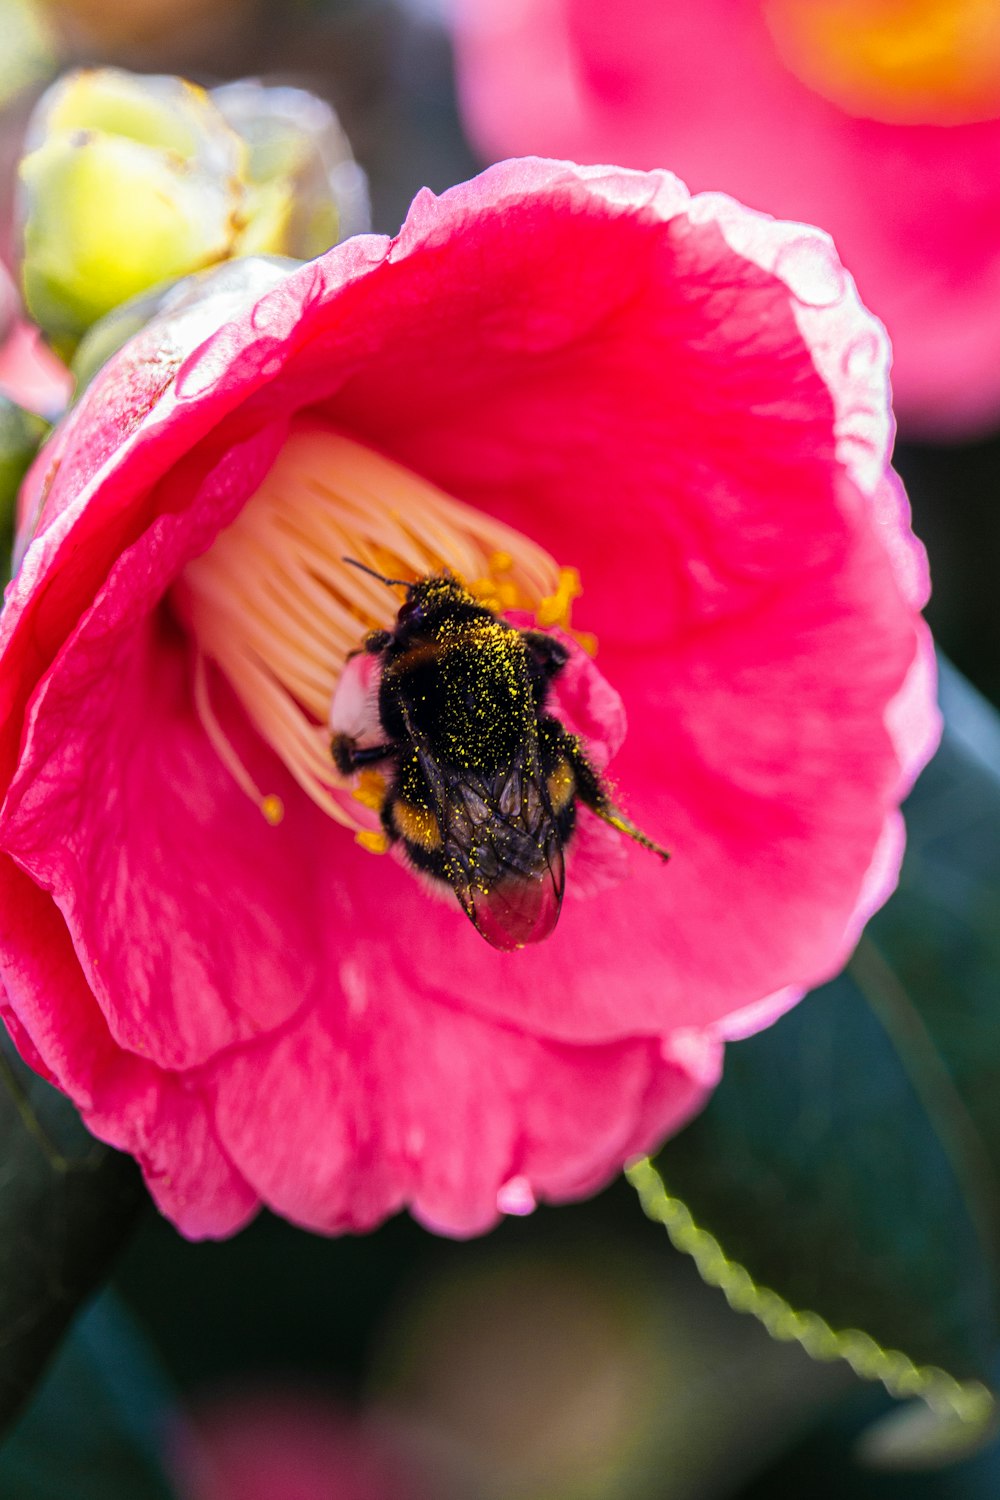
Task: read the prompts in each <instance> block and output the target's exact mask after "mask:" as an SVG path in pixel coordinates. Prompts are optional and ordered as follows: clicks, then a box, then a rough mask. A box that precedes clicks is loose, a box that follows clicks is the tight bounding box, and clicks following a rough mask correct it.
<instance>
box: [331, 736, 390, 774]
mask: <svg viewBox="0 0 1000 1500" xmlns="http://www.w3.org/2000/svg"><path fill="white" fill-rule="evenodd" d="M395 748H396V747H395V745H363V746H362V745H358V744H356V743H355V741H354V740H353V739H352V738H351V736H350V735H349V734H335V735H334V736H333V739H332V740H331V741H330V753H331V755H332V756H333V763H334V765H335V766H336V767H337V770H338V771H339V772H340V774H341V776H352V775H353V774H354V772H355V771H360V769H361V767H362V766H372V765H375V764H376V762H377V761H380V760H385V758H386V756H387V755H392V754H393V752H394V750H395Z"/></svg>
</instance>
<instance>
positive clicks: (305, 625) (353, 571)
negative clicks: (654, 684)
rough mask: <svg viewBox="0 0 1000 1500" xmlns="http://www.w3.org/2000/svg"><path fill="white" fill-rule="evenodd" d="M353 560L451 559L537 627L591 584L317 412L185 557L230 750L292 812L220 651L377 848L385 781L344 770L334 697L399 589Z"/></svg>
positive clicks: (248, 697) (327, 806) (283, 745)
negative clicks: (225, 710)
mask: <svg viewBox="0 0 1000 1500" xmlns="http://www.w3.org/2000/svg"><path fill="white" fill-rule="evenodd" d="M345 558H353V559H355V560H356V561H357V562H359V563H364V564H365V565H366V566H368V567H370V568H373V569H375V570H376V571H377V572H379V573H382V574H384V575H386V576H387V577H390V578H396V579H405V580H412V579H417V578H422V577H426V576H427V575H428V574H432V573H440V572H441V571H442V570H443V569H446V568H447V569H449V570H450V571H451V572H452V573H454V574H455V576H456V577H457V578H458V579H459V580H460V582H462V583H463V584H464V585H465V587H466V588H468V589H469V590H470V591H471V592H472V593H474V594H475V595H476V596H477V598H479V599H481V600H482V601H483V603H485V604H487V605H489V607H490V608H492V609H496V610H508V609H524V610H528V611H530V612H531V613H533V614H534V616H535V618H536V620H537V621H538V623H539V624H540V625H554V624H562V625H566V626H568V624H569V613H570V608H571V605H572V601H573V598H574V597H575V596H576V595H577V594H578V593H579V580H578V578H577V575H576V573H575V571H574V570H573V569H571V568H560V567H559V566H558V565H557V564H556V563H555V562H554V561H553V559H552V558H551V557H550V556H549V555H548V553H547V552H545V551H543V550H542V548H541V547H538V546H537V545H536V544H535V543H534V542H532V541H530V540H529V539H528V538H527V537H524V536H522V535H521V534H520V533H519V532H516V531H514V530H512V528H510V527H509V526H504V525H503V524H502V523H500V522H499V521H496V520H494V519H493V518H492V517H490V516H488V515H486V514H484V513H483V512H482V511H479V510H475V509H474V508H473V507H471V506H468V505H464V504H462V503H461V502H459V501H457V500H454V499H452V498H451V497H450V496H448V495H445V494H444V493H442V491H441V490H439V489H436V488H435V487H434V485H432V484H429V483H428V482H427V481H426V480H424V479H421V478H419V477H418V475H416V474H414V473H412V472H411V471H410V470H408V469H405V468H403V467H402V466H401V465H400V464H397V463H394V462H393V461H392V460H390V459H388V458H386V457H384V456H383V455H382V454H380V453H377V452H375V451H374V450H373V449H371V448H368V447H366V446H364V444H362V443H359V442H356V441H355V440H354V439H353V438H349V437H345V436H344V435H343V434H342V433H338V432H334V431H331V430H330V429H329V428H327V427H323V426H320V425H318V424H315V423H308V424H307V423H300V424H299V425H298V426H297V427H296V428H295V429H294V430H293V432H292V434H291V435H290V437H289V438H288V441H287V442H286V443H285V446H284V447H283V448H282V450H281V453H280V454H279V456H278V458H277V460H276V462H275V463H274V465H273V467H272V468H271V470H270V472H269V473H268V475H267V478H266V479H265V480H264V482H263V484H262V485H261V486H260V488H259V489H258V490H257V492H256V493H255V494H254V495H253V496H251V498H250V499H249V500H248V501H247V503H246V505H245V506H244V507H243V509H242V510H241V512H240V514H239V515H238V516H237V518H236V520H235V521H234V522H233V523H232V525H231V526H229V527H227V528H226V529H225V530H224V531H222V532H221V533H220V534H219V536H218V537H217V538H216V540H215V542H214V543H213V544H212V546H211V547H210V548H209V550H208V551H207V552H206V553H205V554H204V555H203V556H201V557H198V558H196V559H195V560H194V561H193V562H191V563H189V564H188V565H187V567H186V568H185V569H184V572H183V574H182V575H181V578H180V579H179V580H178V583H177V585H176V586H175V603H176V606H177V609H178V612H179V614H180V615H181V618H182V619H183V620H184V621H185V623H186V624H187V626H188V628H189V629H190V631H191V634H192V636H193V638H194V641H195V646H196V652H195V669H194V698H195V705H196V709H197V712H198V714H199V717H200V719H201V722H202V725H203V727H204V729H205V733H206V734H207V736H208V738H209V739H210V741H211V743H212V744H213V746H214V747H215V750H216V752H217V754H218V755H219V758H220V760H222V762H223V764H224V765H225V766H226V767H227V769H228V770H229V771H230V773H231V774H232V776H233V778H234V779H235V780H236V781H237V783H238V784H239V785H240V786H241V787H242V789H243V790H244V791H245V792H246V794H247V796H248V797H250V798H251V799H252V800H253V801H254V802H255V803H256V804H257V806H258V807H259V808H260V810H261V812H262V813H263V815H264V817H265V818H266V819H267V820H268V822H270V823H278V822H280V821H281V817H282V813H283V809H282V805H281V802H280V799H279V798H277V797H276V796H275V795H274V794H272V793H268V792H267V791H266V790H262V789H261V788H259V787H258V786H257V785H256V783H255V782H254V781H253V779H252V777H251V776H250V774H249V772H248V771H247V769H246V767H245V766H244V764H243V762H242V761H241V759H240V757H239V755H238V753H237V751H236V749H235V747H234V746H233V744H232V742H231V741H230V740H229V739H228V737H227V736H226V734H225V732H224V731H223V728H222V726H221V724H220V722H219V720H218V718H217V716H216V713H215V709H214V706H213V704H212V701H211V693H210V687H209V674H208V672H207V670H206V665H207V663H208V662H214V663H215V664H216V665H217V666H218V667H219V669H220V670H221V671H222V672H223V673H224V675H225V676H226V678H227V679H228V681H229V683H230V685H231V687H232V688H233V690H234V692H235V693H236V696H237V697H238V698H239V700H240V702H241V703H242V705H243V707H244V709H245V710H246V713H247V715H248V717H249V718H250V720H251V722H252V723H253V724H254V725H255V727H256V729H257V730H258V732H259V733H260V735H261V736H262V738H263V739H264V740H265V741H266V743H267V744H268V745H270V746H271V748H272V749H273V750H274V752H275V754H276V755H277V756H278V757H279V759H280V760H282V761H283V762H284V764H285V765H286V766H287V768H288V770H289V771H290V772H291V774H292V776H293V777H294V778H295V780H296V781H297V782H298V783H299V785H300V786H301V787H302V788H303V789H304V790H305V791H306V792H307V793H308V795H309V796H310V797H311V798H312V800H313V802H315V803H316V805H317V806H318V807H320V808H322V810H323V811H324V812H325V813H327V814H328V815H329V816H330V817H331V818H334V819H336V821H337V822H338V823H343V824H345V825H347V826H348V827H350V828H353V829H355V830H356V831H357V832H358V836H359V839H360V841H361V842H362V843H363V844H364V845H365V846H366V847H368V848H372V849H378V848H380V847H382V840H381V836H380V835H378V834H377V833H375V832H374V830H373V828H372V817H371V815H370V813H369V815H368V816H367V817H366V816H365V813H364V809H366V808H367V809H372V808H377V807H378V805H379V803H380V800H381V798H380V787H381V785H382V783H381V779H380V777H379V776H378V773H375V772H367V773H362V775H361V776H360V777H357V778H351V780H349V781H347V780H345V779H344V778H343V777H341V776H340V775H339V774H338V773H337V771H336V769H335V767H334V764H333V760H332V757H331V752H330V742H331V730H330V708H331V704H332V702H333V697H334V693H335V691H336V688H337V684H338V682H339V681H340V676H341V673H342V672H343V669H344V664H345V662H346V661H347V658H348V656H350V655H352V654H353V653H355V652H356V651H357V650H358V649H359V647H360V646H361V644H362V642H363V640H364V637H365V635H366V634H367V633H368V631H369V630H386V629H391V628H392V626H393V624H394V621H395V618H396V613H397V611H398V609H399V606H400V603H401V599H400V597H399V590H398V589H390V588H388V587H387V586H386V585H385V584H384V583H380V582H379V581H378V579H376V578H372V577H371V576H370V575H369V574H367V573H363V572H362V571H361V570H360V569H358V568H355V567H351V566H350V564H349V563H346V562H345V561H344V559H345Z"/></svg>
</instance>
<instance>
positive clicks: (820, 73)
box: [764, 0, 1000, 125]
mask: <svg viewBox="0 0 1000 1500" xmlns="http://www.w3.org/2000/svg"><path fill="white" fill-rule="evenodd" d="M764 15H765V18H766V20H767V24H768V26H769V28H770V30H771V33H772V35H773V36H774V39H775V41H776V43H777V46H778V50H779V51H780V53H781V55H782V57H783V59H784V61H785V63H786V64H787V65H788V67H790V68H791V70H792V71H793V72H794V73H795V74H796V75H797V76H798V77H799V78H800V79H801V80H802V81H803V82H804V83H805V84H807V85H808V86H809V87H810V88H811V89H814V90H815V91H816V92H817V93H819V94H822V95H823V96H824V97H825V98H827V99H830V100H831V101H832V102H833V103H834V104H837V105H839V106H840V107H841V108H842V109H845V110H847V111H848V112H849V113H851V114H855V115H862V116H867V117H869V118H871V119H876V120H883V121H887V122H889V123H891V124H898V125H917V124H939V125H957V124H964V123H968V122H970V121H973V120H984V119H990V118H992V117H994V116H995V115H997V114H1000V4H998V3H997V0H764Z"/></svg>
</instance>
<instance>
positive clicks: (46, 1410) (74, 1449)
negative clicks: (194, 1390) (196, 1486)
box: [0, 1292, 174, 1500]
mask: <svg viewBox="0 0 1000 1500" xmlns="http://www.w3.org/2000/svg"><path fill="white" fill-rule="evenodd" d="M173 1405H174V1403H173V1398H172V1392H171V1391H170V1389H169V1387H168V1384H167V1382H166V1379H165V1377H164V1375H163V1374H162V1371H161V1369H160V1367H159V1365H158V1364H157V1362H156V1360H155V1358H154V1356H153V1354H152V1353H151V1351H150V1349H149V1347H148V1345H147V1343H146V1341H145V1340H144V1339H143V1338H142V1336H141V1335H140V1333H139V1332H138V1330H137V1328H136V1326H135V1324H134V1323H133V1322H132V1320H131V1319H130V1318H129V1316H128V1314H127V1312H126V1311H125V1309H124V1307H123V1306H122V1304H121V1303H120V1302H119V1301H118V1300H117V1299H116V1298H115V1297H114V1296H113V1295H112V1294H111V1293H108V1292H105V1293H102V1294H101V1296H99V1297H98V1298H96V1299H95V1301H93V1302H92V1303H91V1304H90V1306H89V1307H88V1308H87V1309H86V1310H85V1311H84V1312H83V1313H82V1314H81V1315H80V1317H79V1318H78V1319H77V1321H76V1323H75V1324H74V1326H73V1329H72V1331H71V1332H70V1334H69V1336H68V1337H67V1339H66V1341H65V1343H64V1344H63V1346H62V1348H61V1349H60V1351H59V1353H58V1355H57V1356H56V1358H55V1360H54V1361H53V1363H52V1367H51V1369H50V1370H49V1372H48V1374H47V1375H46V1377H45V1379H44V1380H43V1381H42V1383H41V1385H40V1387H39V1389H38V1391H37V1394H36V1395H35V1398H34V1400H33V1401H32V1402H31V1404H30V1406H29V1407H28V1408H27V1410H26V1411H25V1412H24V1414H23V1416H22V1417H21V1418H20V1420H19V1421H18V1422H17V1424H16V1426H15V1427H14V1429H13V1431H12V1432H11V1433H10V1436H9V1437H8V1438H7V1440H6V1442H5V1443H4V1444H3V1446H2V1447H0V1494H2V1495H4V1496H6V1497H7V1500H68V1497H70V1496H72V1500H170V1496H171V1495H172V1493H173V1491H172V1490H171V1488H170V1486H169V1484H168V1483H167V1480H166V1478H165V1476H164V1474H163V1470H162V1467H161V1450H162V1447H163V1436H164V1431H163V1429H164V1427H165V1426H166V1419H167V1418H168V1417H169V1416H170V1415H171V1413H172V1410H173Z"/></svg>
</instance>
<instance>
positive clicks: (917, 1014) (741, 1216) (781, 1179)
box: [658, 667, 1000, 1380]
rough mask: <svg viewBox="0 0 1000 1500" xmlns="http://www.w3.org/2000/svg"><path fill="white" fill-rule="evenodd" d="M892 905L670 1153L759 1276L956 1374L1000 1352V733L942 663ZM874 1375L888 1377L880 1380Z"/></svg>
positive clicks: (734, 1066) (759, 1042) (729, 1067)
mask: <svg viewBox="0 0 1000 1500" xmlns="http://www.w3.org/2000/svg"><path fill="white" fill-rule="evenodd" d="M942 698H943V702H944V705H945V709H946V715H947V719H948V727H947V729H946V732H945V738H944V743H943V745H942V748H941V751H940V752H939V754H938V756H937V757H936V759H935V760H934V762H933V763H932V765H931V767H930V768H929V769H928V770H927V772H925V774H924V776H923V778H922V779H921V781H920V782H919V784H918V786H917V788H916V790H915V791H914V793H913V795H912V797H911V798H910V801H909V803H908V805H907V809H906V812H907V824H908V828H909V849H908V854H907V858H906V862H905V866H904V872H903V876H902V880H901V883H900V889H899V891H898V892H897V894H896V895H895V896H894V897H893V899H892V901H891V902H890V903H889V906H888V907H887V908H886V909H885V911H884V912H882V913H880V914H879V915H878V916H877V917H876V918H875V920H874V921H873V922H872V923H871V924H870V925H869V928H868V929H867V931H866V934H865V936H864V938H863V939H862V942H861V944H860V946H859V948H858V951H857V953H856V955H855V957H854V959H853V960H852V962H851V964H850V965H849V966H848V969H847V971H846V973H845V974H844V975H842V976H841V977H840V978H839V979H837V980H835V981H834V982H833V983H832V984H829V985H826V986H824V987H823V988H822V989H820V990H818V991H816V992H815V993H814V994H812V995H810V996H809V997H808V998H807V999H806V1000H805V1001H804V1002H803V1003H802V1004H801V1005H800V1006H799V1007H797V1008H796V1009H795V1010H793V1011H792V1012H790V1014H788V1015H787V1016H785V1017H784V1018H783V1019H782V1020H781V1021H779V1022H778V1024H777V1025H776V1026H774V1027H773V1028H771V1029H770V1030H769V1031H766V1032H763V1033H761V1034H760V1035H759V1036H756V1037H752V1038H750V1039H749V1040H747V1041H745V1042H740V1043H738V1044H736V1045H733V1046H732V1047H730V1048H729V1049H728V1054H727V1061H726V1074H725V1078H724V1080H723V1083H722V1085H721V1087H720V1088H719V1090H718V1092H717V1093H716V1095H715V1096H714V1098H713V1099H712V1101H711V1103H710V1104H709V1106H708V1108H707V1109H706V1111H705V1112H704V1114H703V1115H702V1116H701V1117H700V1118H699V1119H698V1120H696V1121H695V1122H694V1124H693V1125H692V1126H691V1127H689V1129H688V1130H687V1131H685V1132H684V1133H683V1134H682V1135H681V1136H680V1137H679V1138H678V1139H677V1140H675V1141H673V1142H671V1143H670V1144H669V1145H668V1147H667V1148H666V1149H665V1150H664V1152H663V1153H662V1155H661V1157H660V1159H659V1162H658V1166H659V1169H660V1171H661V1173H662V1175H663V1179H664V1183H665V1185H666V1188H667V1191H668V1193H669V1194H671V1195H674V1196H675V1197H676V1198H678V1199H680V1200H682V1201H683V1204H685V1205H686V1206H687V1208H688V1209H689V1210H690V1213H691V1215H692V1216H693V1219H694V1220H695V1222H696V1223H697V1224H698V1225H699V1226H703V1227H704V1228H705V1229H707V1230H708V1231H710V1233H711V1234H712V1235H713V1236H715V1238H716V1239H717V1240H718V1242H719V1244H720V1245H721V1247H722V1250H723V1251H724V1253H725V1256H726V1257H728V1258H730V1259H731V1260H733V1261H736V1262H739V1263H740V1264H741V1265H742V1266H744V1267H745V1268H746V1270H747V1271H748V1272H749V1275H750V1277H751V1278H752V1279H753V1281H754V1282H756V1283H758V1284H760V1285H763V1286H766V1287H769V1288H773V1289H774V1290H775V1291H776V1292H777V1293H778V1294H779V1296H780V1297H781V1298H783V1299H785V1301H786V1302H787V1303H788V1304H790V1305H791V1307H792V1308H795V1309H807V1310H811V1311H812V1312H814V1313H817V1314H819V1316H820V1317H821V1318H822V1319H824V1320H825V1321H826V1323H828V1324H829V1325H830V1326H831V1327H832V1328H833V1329H835V1330H843V1329H860V1330H862V1331H863V1332H864V1333H865V1334H867V1335H869V1336H870V1337H871V1338H872V1339H873V1340H875V1342H876V1343H877V1344H878V1345H879V1346H881V1347H882V1348H883V1349H890V1350H900V1351H903V1353H904V1354H905V1355H906V1356H907V1358H908V1360H909V1361H912V1362H913V1363H914V1364H916V1365H918V1366H938V1367H941V1368H942V1369H944V1370H945V1371H946V1372H948V1373H949V1374H950V1375H952V1376H955V1377H957V1378H958V1379H960V1380H965V1379H969V1378H973V1379H982V1380H986V1379H988V1378H989V1375H990V1373H991V1370H992V1369H993V1368H994V1367H995V1366H994V1361H995V1358H996V1353H997V1347H998V1320H997V1294H998V1291H1000V1282H998V1276H997V1264H998V1263H997V1254H996V1244H997V1239H996V1219H997V1213H998V1209H1000V1187H998V1180H1000V1087H998V1081H1000V721H998V719H997V716H996V715H995V714H994V712H993V711H992V709H990V708H989V707H988V706H987V705H986V704H985V703H984V702H983V701H982V700H980V699H979V698H978V697H977V696H976V695H975V693H974V692H973V690H972V689H971V688H969V687H968V685H967V684H965V683H964V682H963V681H962V680H961V679H960V678H958V677H957V676H956V674H955V673H954V672H953V671H951V670H950V669H948V668H947V667H945V669H944V684H943V691H942ZM871 1373H878V1371H876V1370H875V1368H874V1366H873V1367H872V1370H871Z"/></svg>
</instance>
